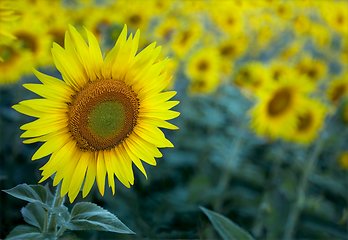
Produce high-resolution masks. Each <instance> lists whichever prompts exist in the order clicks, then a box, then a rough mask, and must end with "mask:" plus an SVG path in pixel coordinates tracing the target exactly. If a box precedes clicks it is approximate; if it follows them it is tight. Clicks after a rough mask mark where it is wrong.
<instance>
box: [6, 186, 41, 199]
mask: <svg viewBox="0 0 348 240" xmlns="http://www.w3.org/2000/svg"><path fill="white" fill-rule="evenodd" d="M3 191H4V192H5V193H7V194H10V195H11V196H13V197H16V198H19V199H22V200H24V201H28V202H42V203H46V199H47V192H46V189H45V188H44V187H43V186H41V185H30V186H29V185H27V184H25V183H24V184H19V185H17V186H15V187H14V188H11V189H8V190H3Z"/></svg>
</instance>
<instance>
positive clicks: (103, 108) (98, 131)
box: [69, 80, 139, 151]
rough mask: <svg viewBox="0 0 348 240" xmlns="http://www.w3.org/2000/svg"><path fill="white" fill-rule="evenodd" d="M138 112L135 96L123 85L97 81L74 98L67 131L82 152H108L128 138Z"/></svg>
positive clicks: (108, 81) (111, 81) (115, 82)
mask: <svg viewBox="0 0 348 240" xmlns="http://www.w3.org/2000/svg"><path fill="white" fill-rule="evenodd" d="M138 109H139V102H138V100H137V98H136V95H135V93H134V92H133V91H132V89H131V88H130V87H128V86H127V85H126V84H125V83H124V82H122V81H118V80H100V81H96V82H93V83H90V84H88V85H87V86H86V87H85V88H84V89H83V90H81V91H80V92H79V93H78V94H77V95H76V96H74V99H73V101H72V103H71V107H70V111H69V127H70V131H71V133H72V135H73V137H74V138H75V140H76V141H77V145H78V146H79V147H80V149H82V150H85V151H99V150H105V149H110V148H113V147H114V146H116V145H118V144H120V143H121V142H122V141H123V140H124V139H125V138H127V137H128V136H129V134H131V132H132V131H133V128H134V127H135V125H136V123H137V118H138Z"/></svg>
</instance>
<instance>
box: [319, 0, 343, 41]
mask: <svg viewBox="0 0 348 240" xmlns="http://www.w3.org/2000/svg"><path fill="white" fill-rule="evenodd" d="M347 8H348V4H347V3H346V2H344V1H342V2H325V1H323V4H322V6H321V14H322V16H323V18H324V20H325V21H326V22H327V23H328V24H329V25H330V26H331V27H333V28H334V29H335V30H337V31H338V32H340V33H341V34H343V35H346V34H347V33H348V11H347Z"/></svg>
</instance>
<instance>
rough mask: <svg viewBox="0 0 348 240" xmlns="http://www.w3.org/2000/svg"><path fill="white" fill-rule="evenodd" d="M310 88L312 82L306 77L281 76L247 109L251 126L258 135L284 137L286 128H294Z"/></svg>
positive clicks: (286, 132) (286, 131) (286, 134)
mask: <svg viewBox="0 0 348 240" xmlns="http://www.w3.org/2000/svg"><path fill="white" fill-rule="evenodd" d="M312 88H313V84H311V82H309V81H308V80H307V78H300V79H299V78H296V79H294V78H286V79H284V78H283V79H280V81H279V82H276V83H274V84H271V85H269V89H267V91H263V92H262V94H260V95H259V97H260V100H259V102H258V103H257V104H256V105H255V107H253V108H252V109H251V110H250V111H249V114H250V116H251V117H252V120H251V128H252V129H253V130H254V131H255V132H256V133H257V134H259V135H267V136H270V137H271V138H277V137H285V138H286V137H287V136H288V130H289V129H294V128H295V126H296V124H297V115H298V113H301V109H302V103H303V102H304V101H305V100H306V97H305V96H306V94H307V93H308V92H309V91H311V90H312Z"/></svg>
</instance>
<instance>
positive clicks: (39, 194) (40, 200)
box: [3, 183, 68, 214]
mask: <svg viewBox="0 0 348 240" xmlns="http://www.w3.org/2000/svg"><path fill="white" fill-rule="evenodd" d="M3 191H4V192H6V193H8V194H10V195H11V196H13V197H16V198H19V199H22V200H24V201H28V202H31V203H35V204H38V205H39V206H41V207H43V208H45V209H46V210H47V211H48V212H49V213H53V214H57V213H63V212H66V211H68V208H67V207H65V206H59V207H50V206H49V205H48V204H47V203H46V201H47V200H49V201H50V202H51V200H50V199H51V198H52V193H50V192H49V193H48V192H47V190H46V188H45V187H43V186H41V185H27V184H25V183H24V184H20V185H17V186H15V187H14V188H11V189H9V190H3ZM51 204H52V203H51Z"/></svg>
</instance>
